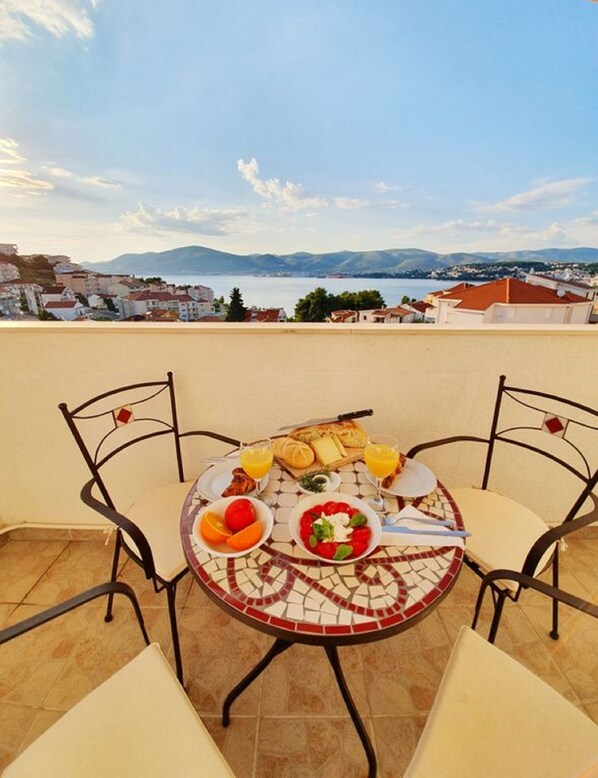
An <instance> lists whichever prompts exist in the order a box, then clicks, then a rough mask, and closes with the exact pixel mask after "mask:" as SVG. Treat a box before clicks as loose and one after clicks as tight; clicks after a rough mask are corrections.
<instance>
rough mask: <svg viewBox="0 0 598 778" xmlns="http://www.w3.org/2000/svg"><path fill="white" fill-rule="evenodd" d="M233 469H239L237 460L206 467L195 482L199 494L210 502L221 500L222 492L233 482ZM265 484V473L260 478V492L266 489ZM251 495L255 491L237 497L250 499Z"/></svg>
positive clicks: (266, 476)
mask: <svg viewBox="0 0 598 778" xmlns="http://www.w3.org/2000/svg"><path fill="white" fill-rule="evenodd" d="M235 467H241V465H240V464H239V461H238V460H237V459H231V461H230V462H221V463H220V464H218V465H212V466H211V467H208V469H207V470H205V471H204V472H203V473H202V474H201V475H200V476H199V479H198V481H197V489H198V491H199V493H200V494H201V495H202V496H203V497H205V498H206V500H210V501H211V502H213V501H214V500H221V499H222V492H223V491H224V490H225V489H226V487H227V486H228V485H229V484H230V482H231V481H232V480H233V470H234V469H235ZM267 483H268V474H267V473H266V475H265V476H264V477H263V478H262V491H263V490H264V489H265V488H266V485H267ZM252 494H255V489H254V490H253V491H251V492H248V493H247V494H239V495H237V497H251V495H252Z"/></svg>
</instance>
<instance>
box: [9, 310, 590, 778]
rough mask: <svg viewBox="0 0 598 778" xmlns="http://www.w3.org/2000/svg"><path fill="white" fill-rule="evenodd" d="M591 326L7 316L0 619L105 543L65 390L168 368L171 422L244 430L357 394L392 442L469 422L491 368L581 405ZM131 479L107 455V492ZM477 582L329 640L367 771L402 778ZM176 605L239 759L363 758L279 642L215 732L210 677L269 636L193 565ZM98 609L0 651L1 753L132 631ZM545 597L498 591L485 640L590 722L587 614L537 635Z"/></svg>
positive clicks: (161, 607) (446, 474) (468, 464)
mask: <svg viewBox="0 0 598 778" xmlns="http://www.w3.org/2000/svg"><path fill="white" fill-rule="evenodd" d="M597 335H598V330H596V329H595V328H592V327H571V326H563V327H551V328H543V327H527V328H518V327H509V326H496V327H492V326H489V327H487V328H479V329H475V330H467V329H456V328H450V329H449V328H446V329H445V328H443V327H440V326H435V327H433V328H432V327H426V326H422V325H399V326H397V327H393V326H385V327H376V326H375V325H371V326H370V325H360V326H359V327H357V326H355V327H353V326H351V325H338V326H337V325H325V326H324V325H300V326H296V325H292V324H288V325H287V324H281V325H269V324H263V325H262V324H251V325H240V326H237V325H232V324H231V325H177V324H174V325H170V324H145V323H144V324H139V325H138V324H130V325H127V326H124V325H119V324H110V323H102V324H99V323H98V324H93V323H89V324H80V325H79V324H77V325H74V324H46V323H40V324H37V323H35V324H17V323H7V324H3V325H2V326H1V327H0V353H2V363H3V368H4V370H3V373H4V375H3V382H2V385H1V388H0V395H1V397H0V407H2V409H3V413H2V419H1V428H2V431H3V435H2V441H3V449H2V454H3V460H4V462H5V463H6V464H5V466H4V467H3V468H2V476H1V478H2V482H1V483H0V527H2V528H3V529H4V534H2V535H0V544H1V545H0V569H1V571H2V575H1V576H0V624H6V623H11V622H13V621H17V620H20V619H21V618H25V617H26V616H28V615H31V614H32V613H34V612H35V611H36V610H39V609H41V608H42V607H44V606H47V605H49V604H51V603H53V602H56V601H59V600H62V599H65V598H66V597H68V596H71V595H73V594H75V593H76V592H78V591H80V590H82V589H84V588H86V587H89V586H92V585H93V584H95V583H98V582H101V581H103V580H105V579H106V578H107V576H108V570H109V565H110V551H109V549H108V547H106V546H105V545H104V539H105V538H104V536H103V535H102V534H101V532H99V531H98V530H101V529H102V528H103V527H102V526H101V525H99V524H98V521H97V519H96V517H95V515H93V514H91V513H89V512H88V511H87V510H86V509H85V507H84V506H83V505H82V503H81V502H80V501H79V498H78V492H79V488H80V485H81V484H82V483H83V481H84V480H86V478H87V472H86V470H85V467H84V465H83V463H82V461H81V458H80V455H79V453H78V451H77V450H76V447H75V446H74V443H73V441H72V439H71V438H70V436H69V434H68V431H67V430H66V427H65V425H64V421H63V420H62V418H61V416H60V413H59V412H58V409H57V405H58V403H59V402H60V401H63V400H64V401H67V402H69V403H76V402H78V401H80V400H82V399H84V398H86V397H89V396H92V395H94V394H97V393H98V392H100V391H102V390H104V389H108V388H111V387H113V386H117V385H122V384H126V383H134V382H136V381H137V380H140V379H142V380H146V379H148V380H151V379H152V378H154V377H156V376H162V375H163V374H165V372H166V371H167V370H172V371H173V372H174V375H175V382H176V387H177V396H178V402H179V415H180V418H181V425H182V427H183V428H185V427H206V428H212V429H216V430H218V431H220V432H223V433H225V434H229V435H231V436H234V437H236V436H241V437H244V438H251V437H258V436H262V435H264V434H267V433H271V432H273V431H274V430H275V429H276V428H277V427H278V426H280V425H282V424H285V423H288V422H292V421H296V420H299V419H303V418H307V417H309V416H313V415H326V414H328V413H335V412H338V411H341V410H350V409H354V408H366V407H372V408H373V409H374V417H373V418H372V419H371V420H369V421H368V424H367V426H368V427H369V428H370V429H374V428H375V427H376V426H378V427H380V428H382V427H384V428H388V429H389V431H391V432H393V433H394V434H396V435H397V436H398V437H399V438H400V440H401V441H402V443H403V447H404V448H405V449H407V448H409V447H410V446H411V445H413V444H415V443H416V442H420V441H422V440H427V439H431V438H434V437H438V436H446V435H451V434H456V433H458V432H461V433H472V434H474V433H476V432H478V433H479V432H482V433H484V432H486V431H487V429H488V427H489V424H490V412H491V407H492V403H493V399H494V394H495V390H496V383H497V377H498V375H499V374H500V373H505V374H506V375H507V376H508V377H509V379H510V380H511V381H512V382H513V383H516V384H519V385H526V384H528V385H533V386H536V387H538V386H541V387H542V388H544V389H545V390H546V391H549V392H550V391H553V392H555V393H560V394H563V395H568V396H570V397H573V398H575V399H578V400H579V401H580V402H585V403H586V404H588V405H595V404H596V388H595V387H596V358H595V354H596V346H597V343H596V337H597ZM193 445H195V444H193ZM209 453H213V452H211V451H208V450H205V449H203V448H201V447H199V446H198V447H197V448H194V449H191V450H189V451H188V452H187V455H188V458H190V461H193V459H194V458H197V457H199V456H202V455H207V454H209ZM430 464H432V465H433V467H434V469H435V470H436V472H437V473H438V474H439V475H440V476H441V478H442V479H443V480H444V481H446V482H447V483H451V482H453V483H454V482H456V480H457V476H456V473H457V470H459V472H461V473H463V470H464V469H465V482H466V483H473V482H474V481H477V480H479V476H480V467H481V463H480V462H479V461H478V460H476V459H475V458H474V457H473V456H471V452H469V451H467V450H466V449H464V451H463V455H460V456H459V459H458V461H457V460H456V459H455V458H453V459H451V460H441V459H439V460H437V461H435V460H430ZM192 474H193V473H189V474H188V477H189V476H190V475H192ZM130 475H131V473H126V472H123V473H122V478H121V483H120V487H121V488H122V490H123V492H124V491H126V490H127V487H128V482H129V480H130ZM521 475H522V474H521V473H513V472H512V471H510V470H509V468H508V463H506V467H505V473H504V479H505V481H504V483H505V484H506V483H507V482H508V483H509V485H510V487H511V489H510V491H512V490H513V486H515V489H516V490H519V491H520V492H521V497H523V496H524V495H526V489H527V486H526V485H527V483H528V481H529V476H530V475H533V473H531V474H530V473H529V472H528V473H525V474H524V476H525V480H524V481H521V482H520V483H517V478H521ZM135 477H137V473H135ZM460 480H461V481H462V482H463V477H461V479H460ZM513 480H515V483H514V484H513V483H512V482H513ZM496 487H497V488H499V489H500V483H498V484H496ZM545 491H546V490H544V489H539V490H538V493H537V494H536V493H534V494H533V499H534V504H533V505H532V507H534V508H535V509H536V510H537V511H538V512H542V513H543V514H544V515H546V516H547V517H548V519H549V520H550V519H551V518H556V514H557V510H556V509H555V506H554V505H553V504H552V503H548V502H547V498H546V496H545ZM526 496H527V495H526ZM9 529H10V530H11V531H10V532H9V531H8V530H9ZM597 545H598V531H597V530H596V528H594V527H591V528H588V529H587V530H586V531H585V532H584V533H583V534H582V533H580V534H579V536H578V537H577V538H575V540H574V541H572V542H571V543H570V545H569V550H568V552H567V553H565V554H564V555H563V562H562V565H563V572H562V580H563V585H564V586H565V587H566V588H569V589H570V590H571V591H575V592H577V593H578V594H580V595H581V596H586V597H591V596H592V594H593V593H594V592H595V567H596V559H597V552H596V549H597ZM120 576H121V578H122V579H123V580H125V581H127V582H129V583H131V584H132V585H133V587H134V588H135V590H136V592H137V593H138V596H139V598H140V601H141V605H142V608H143V611H144V615H145V618H146V622H147V626H148V630H149V632H150V637H151V638H152V639H153V640H156V641H158V642H160V644H161V645H162V647H163V649H164V650H165V652H167V655H168V656H169V658H172V657H171V647H170V634H169V628H168V617H167V611H166V600H165V596H164V595H159V596H156V595H154V594H153V591H151V589H149V588H148V587H147V585H146V584H145V582H144V580H143V578H142V576H141V574H140V571H139V570H138V568H137V567H136V566H134V565H133V564H132V563H131V562H130V561H126V562H124V563H123V565H122V568H121V572H120ZM476 591H477V579H475V578H474V576H473V574H472V573H471V572H470V571H469V570H467V569H464V570H463V572H462V574H461V576H460V578H459V580H458V582H457V585H456V587H455V588H454V589H453V591H452V592H451V594H450V595H449V597H448V598H447V599H446V600H445V601H444V602H443V603H441V605H440V606H439V607H438V608H437V609H436V610H435V611H433V612H432V613H431V614H430V616H429V617H428V618H426V619H425V620H424V621H422V622H421V623H420V624H418V625H416V626H415V627H413V628H412V629H410V630H409V631H408V632H406V633H403V634H402V635H398V636H396V637H393V638H390V639H388V640H384V641H381V642H378V643H372V644H369V645H363V646H355V647H350V648H344V649H341V650H340V655H341V660H342V662H343V664H344V666H345V668H346V674H347V679H348V682H349V685H350V687H351V691H352V693H353V694H354V697H355V699H356V703H357V705H358V708H359V709H360V711H361V712H362V714H363V716H364V720H365V723H366V726H367V728H368V731H369V732H370V735H371V737H372V739H373V742H374V745H375V747H376V750H377V753H378V757H379V762H380V775H389V776H400V775H401V774H402V771H403V768H404V766H405V765H406V764H407V763H408V761H409V759H410V757H411V754H412V752H413V749H414V747H415V744H416V742H417V739H418V735H419V733H420V731H421V728H422V726H423V724H424V722H425V719H426V716H427V713H428V711H429V709H430V706H431V704H432V701H433V698H434V694H435V691H436V688H437V686H438V683H439V680H440V676H441V674H442V670H443V668H444V665H445V663H446V661H447V658H448V655H449V652H450V648H451V645H452V643H453V642H454V639H455V637H456V633H457V630H458V628H459V626H460V625H461V624H467V623H470V621H471V615H472V612H473V602H474V599H475V594H476ZM178 603H179V623H180V631H181V640H182V650H183V657H184V661H185V663H186V674H187V678H188V692H189V695H190V698H191V700H192V702H193V704H194V705H195V707H196V708H197V710H198V711H199V713H200V715H201V716H202V718H203V720H204V721H205V722H206V725H207V726H208V728H209V730H210V732H211V733H212V734H213V736H214V738H215V740H216V742H217V743H218V745H219V746H220V747H221V748H222V749H223V752H224V754H225V756H226V758H227V759H228V760H229V762H230V764H231V767H232V768H233V770H234V771H235V773H236V774H237V775H238V776H270V775H276V776H278V775H285V774H287V775H310V776H311V775H314V776H325V775H347V776H350V775H355V776H357V775H361V774H364V771H365V763H364V756H363V752H362V750H361V746H360V744H359V741H358V739H357V737H356V735H355V732H354V730H353V728H352V725H351V722H350V720H349V718H348V716H347V715H346V711H345V709H344V706H343V703H342V700H341V698H340V695H338V692H336V690H335V686H334V683H333V682H332V678H331V676H330V670H329V667H328V665H327V663H326V660H325V657H324V656H323V652H321V650H319V649H316V648H311V647H307V646H295V647H294V648H293V650H292V651H289V652H288V654H285V655H283V656H281V657H278V658H277V659H276V660H275V662H274V663H273V665H272V666H271V667H270V668H269V669H268V671H267V672H266V674H265V675H264V676H263V677H262V678H261V679H260V680H259V681H258V682H257V683H256V684H255V686H254V687H252V688H251V689H249V690H248V691H247V693H246V694H245V695H243V696H242V697H241V698H240V699H239V700H238V702H237V704H236V707H235V710H234V711H233V712H234V714H235V715H234V716H233V720H232V726H231V727H230V728H229V729H228V730H226V731H225V730H223V729H222V728H221V727H220V724H219V719H218V714H219V709H220V706H221V703H222V700H223V697H224V695H225V692H226V691H228V689H229V688H230V687H231V686H232V685H233V684H234V683H235V682H236V681H237V680H238V679H239V678H240V677H242V676H243V674H244V673H245V672H246V671H247V670H248V669H249V668H250V667H251V666H252V665H253V664H254V663H255V662H256V661H257V659H258V658H259V657H260V656H261V654H262V653H263V651H264V650H265V647H266V645H267V644H268V638H266V636H264V635H261V634H259V633H257V632H255V631H254V630H252V629H250V628H248V627H245V626H244V625H242V624H240V623H238V622H236V621H234V620H232V619H230V618H229V617H228V616H227V615H226V614H224V613H223V612H222V611H221V610H219V609H218V608H216V607H215V606H214V605H212V604H211V603H210V602H209V601H208V600H207V598H206V597H205V596H204V595H203V594H202V593H201V591H200V590H199V588H198V587H197V585H196V584H195V583H194V582H193V581H192V580H191V578H190V577H189V578H188V579H186V581H185V582H184V583H183V585H182V587H181V589H180V592H179V595H178ZM101 607H102V606H101V605H97V606H96V605H93V604H91V605H89V606H87V607H86V609H83V610H81V611H79V612H77V613H76V615H71V616H67V617H66V618H65V619H63V620H61V621H60V622H53V623H52V624H50V625H48V626H47V627H46V628H44V629H43V630H40V631H38V632H36V633H33V634H31V635H28V636H25V637H23V638H21V639H19V640H18V641H17V642H13V643H12V644H9V645H8V646H5V647H3V648H2V650H1V652H0V732H2V735H0V767H1V766H3V765H4V764H5V763H6V762H7V761H9V760H10V759H11V758H12V756H13V755H14V754H15V752H16V751H17V750H18V749H19V748H21V747H22V746H24V745H25V744H26V743H27V742H30V740H31V739H33V738H34V737H35V736H37V735H38V734H40V733H41V732H42V731H43V730H44V729H45V728H46V727H47V726H49V725H51V724H52V723H53V722H54V721H55V720H56V719H57V718H58V717H59V716H60V715H61V713H62V712H63V711H64V710H67V709H69V708H70V707H72V705H73V704H74V703H75V702H76V701H77V700H78V699H79V698H80V697H82V696H83V695H84V694H85V693H87V692H88V691H90V690H91V689H92V688H93V687H94V686H96V685H97V684H98V683H100V682H101V680H103V679H104V678H105V677H107V676H109V675H111V674H112V673H113V672H114V671H115V670H116V669H117V668H118V667H120V666H122V665H123V664H124V663H125V662H126V661H127V660H128V659H129V658H131V657H132V656H133V655H134V654H135V653H137V652H138V651H139V650H140V649H141V647H142V640H141V638H140V637H138V635H137V633H136V631H135V627H134V624H133V622H132V619H131V617H130V614H129V612H128V609H127V606H126V605H124V604H120V605H119V606H118V610H117V611H116V617H115V621H114V622H113V623H112V624H110V625H105V624H104V622H103V620H102V618H101V613H102V611H101ZM548 610H549V609H548V608H547V607H546V602H545V601H543V600H540V599H539V598H538V597H537V596H534V594H533V593H530V594H529V595H528V596H526V597H525V598H523V599H522V603H521V605H513V604H511V603H508V605H507V607H506V608H505V617H504V622H503V625H502V626H501V630H500V632H499V637H498V641H497V643H498V645H499V646H501V647H502V648H503V649H505V650H506V651H507V652H508V653H510V654H511V655H513V656H515V657H516V658H517V659H518V660H519V661H521V662H522V663H523V664H525V665H527V666H528V667H530V668H531V669H532V670H533V671H534V672H535V673H537V674H538V675H541V676H542V677H543V678H544V679H545V680H547V681H548V683H550V684H551V685H552V686H554V687H555V688H556V689H558V691H560V692H561V693H562V694H564V695H565V696H566V697H567V698H568V699H570V700H572V701H573V702H574V703H575V704H576V705H578V706H579V707H580V708H581V709H583V710H584V711H585V712H586V713H587V714H588V715H589V716H590V717H592V718H594V720H596V721H598V659H596V657H597V656H598V651H597V650H596V649H598V629H597V625H596V623H595V621H594V620H592V619H590V618H589V617H587V616H583V615H581V614H578V613H577V612H576V611H575V612H573V611H568V610H566V609H563V620H562V629H561V633H562V637H561V639H560V640H559V641H558V642H553V641H551V640H550V638H549V637H548V635H547V630H548V621H549V613H548ZM486 616H487V614H486ZM487 624H488V620H487V618H485V619H484V622H483V624H482V625H481V626H480V631H481V632H483V630H484V628H487ZM40 658H43V660H40ZM306 744H308V747H307V748H306Z"/></svg>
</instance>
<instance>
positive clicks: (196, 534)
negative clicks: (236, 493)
mask: <svg viewBox="0 0 598 778" xmlns="http://www.w3.org/2000/svg"><path fill="white" fill-rule="evenodd" d="M241 499H243V500H249V502H250V503H252V505H253V507H254V508H255V513H256V520H257V521H259V522H260V524H261V525H262V537H261V538H260V539H259V541H258V542H257V543H255V544H254V545H253V546H251V548H246V549H245V550H244V551H235V549H234V548H231V547H230V546H227V545H226V543H218V544H217V545H216V544H214V543H210V542H209V541H208V540H206V539H205V538H204V536H203V535H202V534H201V530H200V528H199V527H200V524H201V519H202V516H203V515H204V513H207V512H208V511H209V512H210V513H216V514H218V516H220V517H221V518H222V519H224V511H225V510H226V508H227V507H228V506H229V505H230V504H231V502H234V501H235V500H241ZM273 526H274V516H273V515H272V511H271V510H270V508H268V506H267V505H266V503H264V502H262V501H261V500H256V499H255V498H254V497H223V498H222V499H221V500H215V501H214V502H211V503H209V505H206V506H205V507H204V508H202V509H201V510H200V511H199V513H198V514H197V516H196V517H195V521H194V522H193V538H194V540H195V542H196V543H197V545H198V546H199V547H200V548H202V549H203V550H204V551H207V552H208V553H209V554H212V555H213V556H227V557H237V556H245V555H246V554H250V553H251V552H252V551H255V549H256V548H259V547H260V546H261V545H262V544H263V543H265V542H266V540H268V538H269V537H270V535H271V534H272V527H273Z"/></svg>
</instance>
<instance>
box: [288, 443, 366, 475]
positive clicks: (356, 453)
mask: <svg viewBox="0 0 598 778" xmlns="http://www.w3.org/2000/svg"><path fill="white" fill-rule="evenodd" d="M345 448H346V451H347V456H346V457H343V458H342V459H337V460H336V462H332V463H331V464H330V465H327V467H328V470H338V469H339V468H340V467H343V465H348V464H350V463H351V462H357V461H358V460H359V459H363V452H364V451H365V448H363V447H362V448H347V447H345ZM274 459H275V460H276V461H277V462H278V464H279V465H280V466H281V467H282V468H284V469H285V470H286V471H287V473H290V474H291V475H292V476H293V478H301V476H302V475H309V473H317V472H319V471H320V470H324V465H321V464H320V463H319V462H314V463H313V465H310V466H309V467H303V468H298V467H291V465H289V464H287V462H285V461H284V460H283V459H280V458H279V457H274Z"/></svg>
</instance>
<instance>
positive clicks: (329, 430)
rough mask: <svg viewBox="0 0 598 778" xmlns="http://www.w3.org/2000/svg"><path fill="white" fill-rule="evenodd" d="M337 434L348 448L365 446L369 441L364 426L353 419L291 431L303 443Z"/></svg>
mask: <svg viewBox="0 0 598 778" xmlns="http://www.w3.org/2000/svg"><path fill="white" fill-rule="evenodd" d="M329 435H336V436H337V437H338V439H339V440H340V442H341V443H342V444H343V446H347V447H348V448H363V446H365V444H366V443H367V439H368V438H367V435H366V433H365V431H364V430H363V428H362V427H360V426H359V424H357V422H356V421H353V419H347V421H336V422H333V423H331V424H318V425H316V426H313V427H301V428H300V429H296V430H293V431H292V432H291V433H290V436H291V437H292V438H295V440H300V441H302V442H303V443H311V442H312V440H317V439H318V438H325V437H328V436H329Z"/></svg>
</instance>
